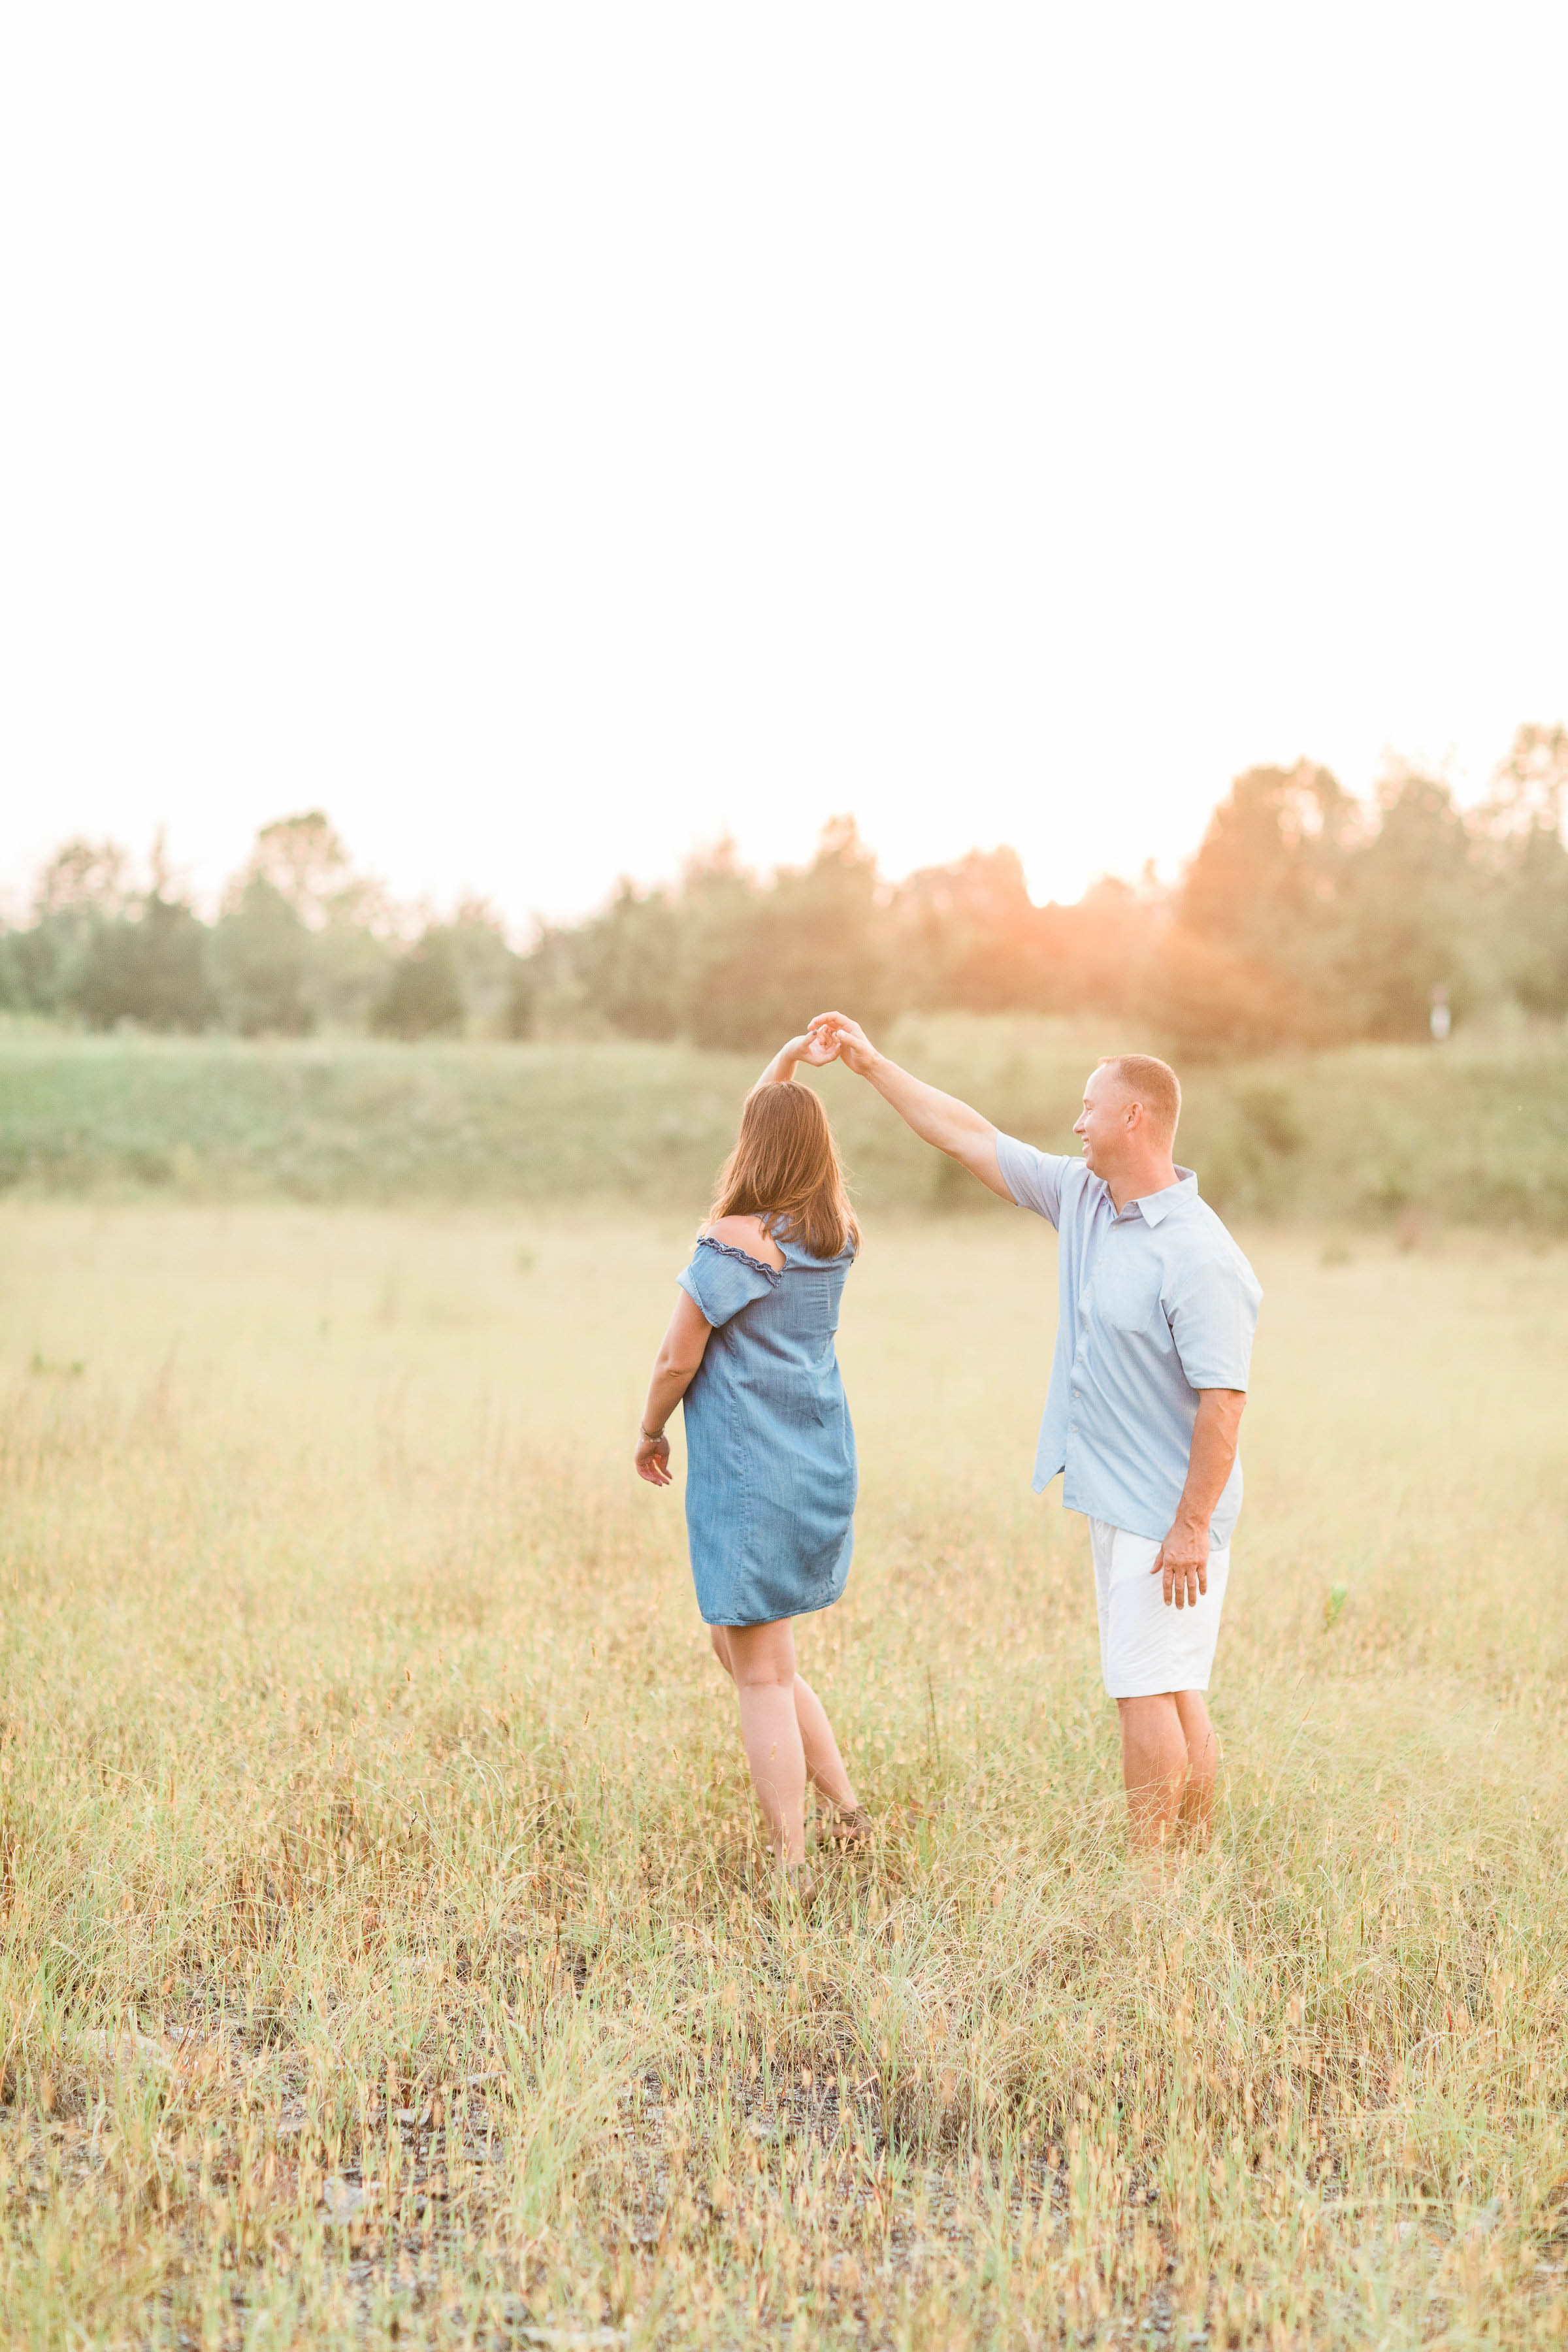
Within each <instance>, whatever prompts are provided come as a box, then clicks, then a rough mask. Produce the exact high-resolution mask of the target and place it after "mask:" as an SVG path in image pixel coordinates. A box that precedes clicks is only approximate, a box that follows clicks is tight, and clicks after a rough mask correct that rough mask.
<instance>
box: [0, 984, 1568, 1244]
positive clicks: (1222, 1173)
mask: <svg viewBox="0 0 1568 2352" xmlns="http://www.w3.org/2000/svg"><path fill="white" fill-rule="evenodd" d="M882 1042H884V1043H886V1044H888V1045H889V1046H890V1047H891V1048H892V1050H894V1051H895V1052H896V1053H897V1054H898V1055H900V1057H901V1058H902V1059H904V1060H905V1061H907V1062H908V1063H909V1065H910V1066H911V1067H912V1068H914V1069H916V1070H918V1071H919V1072H920V1073H921V1076H925V1077H928V1078H931V1079H932V1080H933V1081H934V1082H935V1083H936V1084H938V1085H939V1086H944V1087H952V1088H953V1089H954V1090H955V1091H957V1092H959V1093H961V1094H963V1095H964V1096H965V1097H967V1098H968V1099H969V1100H971V1101H973V1102H974V1103H976V1104H978V1105H979V1107H980V1108H982V1109H983V1110H984V1111H985V1112H986V1113H987V1115H988V1116H989V1117H991V1118H994V1119H995V1120H996V1121H997V1123H998V1125H1000V1126H1003V1127H1005V1128H1007V1129H1010V1130H1011V1131H1012V1132H1013V1133H1015V1134H1018V1135H1022V1136H1023V1137H1025V1138H1026V1139H1027V1140H1028V1141H1029V1142H1032V1143H1039V1144H1042V1145H1044V1146H1045V1147H1046V1148H1047V1150H1072V1149H1074V1146H1073V1142H1072V1137H1071V1132H1070V1130H1071V1127H1072V1121H1073V1119H1074V1118H1075V1117H1076V1116H1077V1112H1078V1106H1079V1097H1080V1095H1081V1093H1082V1089H1083V1081H1084V1078H1085V1076H1086V1075H1087V1074H1088V1072H1089V1070H1090V1069H1091V1068H1092V1067H1093V1066H1094V1063H1095V1060H1096V1058H1097V1057H1098V1056H1099V1055H1101V1054H1105V1053H1111V1052H1116V1051H1120V1050H1124V1049H1126V1048H1127V1047H1128V1045H1129V1044H1130V1043H1131V1044H1132V1045H1148V1044H1149V1043H1150V1041H1149V1040H1148V1039H1145V1038H1132V1039H1131V1040H1130V1039H1129V1036H1128V1034H1127V1032H1126V1028H1125V1024H1119V1023H1114V1022H1098V1023H1096V1022H1085V1021H1079V1022H1065V1021H1041V1020H1024V1019H1017V1020H1013V1019H1005V1018H994V1019H985V1020H973V1019H964V1018H962V1017H959V1016H948V1017H945V1018H942V1019H940V1020H927V1021H905V1022H903V1023H901V1024H899V1025H898V1026H897V1027H896V1028H895V1029H894V1030H893V1031H892V1032H891V1033H890V1034H889V1037H888V1038H887V1039H885V1040H883V1041H882ZM762 1059H763V1056H762V1055H751V1056H738V1055H724V1054H700V1053H697V1052H695V1051H693V1050H692V1049H691V1048H690V1047H689V1046H684V1045H631V1044H627V1043H625V1042H621V1043H615V1042H599V1043H592V1044H587V1045H450V1044H445V1045H444V1044H433V1045H387V1044H376V1043H374V1042H366V1041H365V1040H363V1039H353V1038H335V1039H321V1040H313V1041H308V1042H306V1043H304V1044H300V1043H289V1042H286V1041H275V1042H271V1043H266V1044H259V1045H258V1044H247V1043H245V1042H243V1041H240V1040H237V1039H234V1038H153V1037H144V1038H138V1037H128V1036H118V1035H116V1036H111V1037H89V1036H81V1035H72V1034H68V1033H66V1032H63V1031H60V1030H56V1029H49V1028H46V1027H43V1026H40V1025H37V1024H32V1025H28V1024H15V1023H13V1024H5V1023H4V1022H0V1193H4V1192H7V1191H12V1192H20V1193H22V1194H24V1195H29V1196H34V1197H37V1196H40V1195H42V1196H45V1197H47V1196H50V1195H54V1196H59V1195H62V1194H64V1195H78V1196H80V1195H83V1194H86V1195H89V1196H95V1197H99V1198H114V1197H124V1196H126V1195H127V1194H148V1193H152V1194H154V1195H156V1194H159V1193H162V1194H163V1195H164V1196H165V1197H170V1198H175V1199H183V1200H195V1201H211V1200H232V1201H237V1200H247V1199H258V1198H268V1197H270V1198H284V1199H293V1200H301V1201H316V1202H348V1201H363V1202H383V1203H390V1202H398V1201H408V1200H440V1201H468V1202H483V1201H491V1202H496V1201H503V1200H513V1201H534V1202H537V1201H543V1200H553V1199H563V1198H565V1199H577V1198H579V1197H581V1195H582V1194H583V1193H584V1192H595V1193H599V1192H603V1193H619V1194H621V1195H623V1196H624V1197H626V1199H629V1200H636V1201H637V1202H640V1203H641V1204H642V1206H643V1207H644V1208H648V1209H656V1210H670V1211H674V1212H677V1213H680V1214H683V1215H684V1214H693V1215H694V1214H695V1213H696V1212H697V1210H698V1208H699V1207H700V1204H701V1203H702V1202H704V1201H705V1200H706V1198H707V1194H708V1187H709V1184H710V1181H711V1178H712V1172H713V1170H714V1168H715V1167H716V1166H717V1165H718V1163H719V1161H720V1160H721V1158H722V1156H723V1154H724V1152H725V1151H726V1150H728V1148H729V1145H730V1143H731V1139H732V1138H733V1133H734V1123H735V1116H736V1110H737V1107H738V1105H739V1103H740V1100H741V1097H742V1095H743V1094H744V1092H745V1090H746V1088H747V1087H749V1086H750V1085H751V1083H752V1080H753V1078H754V1077H755V1076H756V1074H757V1070H758V1068H759V1066H760V1065H761V1062H762ZM1183 1075H1184V1080H1185V1084H1186V1108H1185V1111H1184V1118H1183V1124H1182V1150H1183V1152H1184V1156H1185V1157H1186V1159H1187V1160H1188V1161H1189V1163H1190V1164H1191V1165H1192V1166H1194V1167H1195V1168H1196V1169H1197V1170H1198V1171H1199V1173H1200V1175H1201V1177H1202V1179H1203V1184H1204V1191H1205V1195H1206V1197H1207V1198H1208V1199H1209V1200H1211V1201H1212V1202H1215V1205H1216V1206H1217V1207H1219V1208H1222V1209H1224V1210H1225V1211H1226V1212H1227V1213H1231V1214H1235V1215H1243V1216H1248V1215H1250V1216H1268V1217H1271V1218H1278V1217H1282V1216H1289V1217H1299V1216H1307V1217H1310V1218H1312V1219H1315V1220H1317V1221H1319V1222H1322V1221H1324V1220H1328V1219H1335V1220H1339V1221H1342V1222H1345V1223H1373V1224H1376V1223H1384V1224H1393V1223H1396V1222H1398V1221H1399V1220H1401V1219H1403V1220H1404V1221H1405V1223H1406V1224H1410V1223H1415V1224H1416V1225H1422V1224H1425V1223H1430V1221H1431V1220H1433V1219H1436V1220H1438V1221H1442V1222H1456V1223H1486V1224H1489V1225H1492V1226H1494V1227H1502V1228H1506V1229H1509V1230H1511V1231H1516V1232H1521V1233H1538V1234H1558V1233H1568V1042H1565V1041H1564V1039H1563V1036H1562V1034H1560V1033H1551V1034H1539V1035H1532V1034H1520V1035H1519V1036H1516V1037H1513V1038H1511V1039H1504V1038H1501V1037H1498V1036H1489V1037H1478V1036H1475V1035H1474V1034H1461V1035H1460V1036H1458V1037H1457V1038H1456V1039H1454V1040H1453V1041H1452V1043H1451V1044H1450V1045H1447V1046H1445V1047H1442V1048H1440V1049H1439V1048H1436V1047H1434V1046H1431V1045H1363V1046H1355V1047H1352V1048H1348V1049H1346V1050H1345V1051H1343V1052H1340V1053H1331V1054H1317V1055H1281V1056H1276V1057H1274V1058H1273V1059H1271V1060H1267V1061H1260V1062H1253V1063H1245V1064H1235V1065H1229V1066H1225V1067H1219V1068H1205V1067H1202V1066H1194V1067H1189V1068H1186V1069H1184V1074H1183ZM820 1084H821V1086H822V1088H823V1092H824V1094H825V1096H826V1099H827V1101H828V1103H829V1105H830V1107H831V1108H832V1111H833V1115H834V1118H835V1121H836V1123H837V1127H838V1129H839V1131H840V1134H841V1136H842V1138H843V1140H844V1145H845V1149H846V1150H847V1155H848V1158H849V1160H850V1162H851V1164H852V1166H853V1168H854V1171H855V1177H856V1184H857V1190H858V1196H859V1198H860V1200H861V1202H863V1203H864V1205H865V1206H866V1207H867V1208H868V1209H869V1210H872V1211H873V1212H875V1211H879V1210H887V1209H891V1208H901V1209H905V1210H910V1211H932V1210H934V1211H938V1212H941V1213H951V1212H953V1211H957V1210H962V1209H963V1208H964V1207H966V1206H967V1205H970V1204H973V1203H976V1202H981V1201H982V1200H983V1197H984V1196H983V1195H981V1194H980V1193H979V1192H977V1191H976V1188H975V1187H974V1186H973V1184H971V1183H970V1181H969V1180H968V1179H967V1178H965V1177H963V1176H962V1175H961V1174H959V1173H958V1171H955V1170H954V1169H953V1168H952V1165H951V1163H949V1162H948V1161H945V1160H940V1159H938V1158H936V1157H934V1156H933V1155H932V1154H931V1152H929V1151H927V1150H924V1149H923V1147H922V1146H921V1145H920V1144H918V1143H917V1142H915V1140H914V1139H913V1138H912V1137H910V1135H909V1134H908V1133H907V1131H906V1130H905V1129H903V1128H902V1127H900V1124H899V1122H898V1121H897V1120H896V1119H895V1118H892V1117H891V1116H890V1114H889V1112H888V1111H887V1109H886V1108H885V1107H884V1106H883V1105H882V1104H881V1103H880V1102H879V1101H878V1100H877V1099H876V1098H875V1097H873V1096H872V1095H871V1094H870V1093H869V1092H868V1089H867V1088H866V1087H864V1086H862V1085H861V1084H860V1083H859V1082H858V1080H856V1079H853V1078H851V1077H849V1076H847V1073H845V1072H844V1071H841V1070H832V1069H830V1070H827V1071H825V1072H823V1073H822V1075H821V1079H820Z"/></svg>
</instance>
